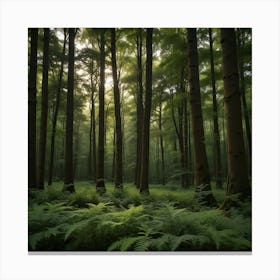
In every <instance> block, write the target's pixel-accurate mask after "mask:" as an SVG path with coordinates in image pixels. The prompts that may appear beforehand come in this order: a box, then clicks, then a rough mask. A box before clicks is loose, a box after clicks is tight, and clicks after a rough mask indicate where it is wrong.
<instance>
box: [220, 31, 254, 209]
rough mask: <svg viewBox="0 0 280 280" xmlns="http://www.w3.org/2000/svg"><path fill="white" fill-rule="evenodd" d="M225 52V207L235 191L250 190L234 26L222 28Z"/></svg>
mask: <svg viewBox="0 0 280 280" xmlns="http://www.w3.org/2000/svg"><path fill="white" fill-rule="evenodd" d="M221 44H222V53H223V55H222V56H223V76H224V100H225V117H226V130H227V159H228V184H227V198H226V200H225V201H224V203H223V205H222V206H221V208H227V207H229V206H230V204H231V200H230V195H231V194H237V193H238V194H241V196H242V197H246V196H248V195H249V194H250V188H249V182H248V175H247V166H246V156H245V147H244V140H243V129H242V115H241V100H240V88H239V76H238V63H237V47H236V36H235V31H234V29H233V28H222V29H221Z"/></svg>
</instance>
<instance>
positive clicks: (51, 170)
mask: <svg viewBox="0 0 280 280" xmlns="http://www.w3.org/2000/svg"><path fill="white" fill-rule="evenodd" d="M66 37H67V34H66V30H65V29H64V40H63V49H62V53H61V62H60V70H59V76H58V83H57V91H56V103H55V109H54V114H53V119H52V134H51V154H50V165H49V180H48V185H49V186H50V185H51V184H52V177H53V162H54V146H55V136H56V124H57V115H58V110H59V104H60V95H61V90H62V77H63V67H64V60H65V49H66Z"/></svg>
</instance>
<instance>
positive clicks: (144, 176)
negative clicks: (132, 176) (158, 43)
mask: <svg viewBox="0 0 280 280" xmlns="http://www.w3.org/2000/svg"><path fill="white" fill-rule="evenodd" d="M146 36H147V37H146V53H147V59H146V95H145V107H144V118H143V135H142V157H141V177H140V193H142V194H149V142H150V116H151V107H152V64H153V49H152V44H153V28H147V35H146Z"/></svg>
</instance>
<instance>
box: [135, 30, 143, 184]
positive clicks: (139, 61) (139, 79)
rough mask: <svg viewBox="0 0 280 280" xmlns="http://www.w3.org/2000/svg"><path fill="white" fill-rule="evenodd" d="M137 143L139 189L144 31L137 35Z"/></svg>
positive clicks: (137, 179) (136, 181) (136, 168)
mask: <svg viewBox="0 0 280 280" xmlns="http://www.w3.org/2000/svg"><path fill="white" fill-rule="evenodd" d="M137 87H138V92H137V101H136V102H137V109H136V110H137V113H136V114H137V119H136V123H137V124H136V126H137V136H136V137H137V140H136V141H137V143H136V167H135V184H136V186H137V187H138V188H139V186H140V175H141V155H142V152H141V144H142V128H143V126H142V124H143V111H144V108H143V91H144V90H143V84H142V30H141V29H139V33H138V34H137Z"/></svg>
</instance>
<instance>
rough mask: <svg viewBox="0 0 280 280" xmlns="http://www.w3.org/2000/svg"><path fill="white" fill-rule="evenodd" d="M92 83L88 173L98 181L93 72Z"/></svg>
mask: <svg viewBox="0 0 280 280" xmlns="http://www.w3.org/2000/svg"><path fill="white" fill-rule="evenodd" d="M90 85H91V95H90V100H91V108H90V136H89V166H88V174H89V177H90V179H92V180H93V181H94V182H95V181H96V166H97V161H96V125H95V96H94V94H95V88H96V84H95V85H94V83H93V73H91V75H90Z"/></svg>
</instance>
